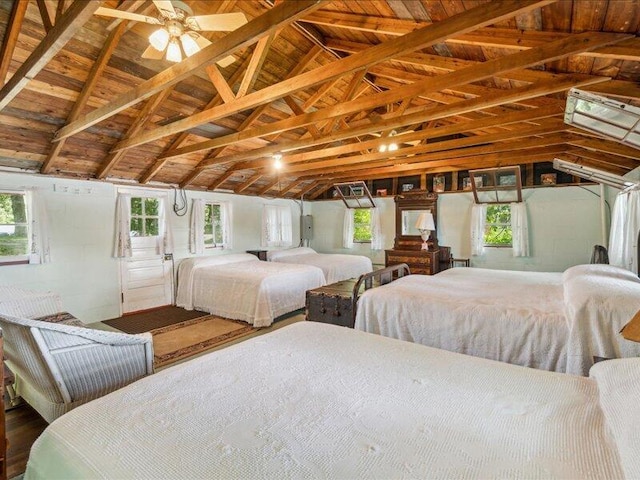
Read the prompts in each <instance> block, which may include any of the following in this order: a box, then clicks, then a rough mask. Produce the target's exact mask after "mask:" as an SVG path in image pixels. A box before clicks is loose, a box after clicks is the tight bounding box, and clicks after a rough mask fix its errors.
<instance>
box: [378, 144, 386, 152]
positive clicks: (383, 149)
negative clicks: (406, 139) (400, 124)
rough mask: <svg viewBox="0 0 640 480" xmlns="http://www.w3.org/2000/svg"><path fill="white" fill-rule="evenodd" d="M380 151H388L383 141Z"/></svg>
mask: <svg viewBox="0 0 640 480" xmlns="http://www.w3.org/2000/svg"><path fill="white" fill-rule="evenodd" d="M378 151H379V152H380V153H384V152H386V151H387V146H386V145H385V144H384V143H383V144H382V145H380V146H379V147H378Z"/></svg>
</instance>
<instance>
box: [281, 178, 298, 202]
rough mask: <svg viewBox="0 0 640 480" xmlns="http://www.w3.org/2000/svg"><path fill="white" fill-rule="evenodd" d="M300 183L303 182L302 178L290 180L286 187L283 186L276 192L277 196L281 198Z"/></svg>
mask: <svg viewBox="0 0 640 480" xmlns="http://www.w3.org/2000/svg"><path fill="white" fill-rule="evenodd" d="M301 183H304V180H294V181H292V182H290V183H289V185H287V186H286V187H284V188H283V189H282V190H280V191H279V192H278V197H279V198H283V197H284V196H285V195H286V194H287V193H289V192H290V191H291V190H293V189H294V188H296V187H297V186H298V185H300V184H301Z"/></svg>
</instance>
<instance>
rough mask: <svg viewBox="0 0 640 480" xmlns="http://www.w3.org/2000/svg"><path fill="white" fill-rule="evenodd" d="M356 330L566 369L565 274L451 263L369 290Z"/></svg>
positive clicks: (535, 366) (473, 353) (359, 311)
mask: <svg viewBox="0 0 640 480" xmlns="http://www.w3.org/2000/svg"><path fill="white" fill-rule="evenodd" d="M355 328H356V329H359V330H364V331H367V332H371V333H377V334H381V335H384V336H387V337H393V338H398V339H400V340H407V341H410V342H415V343H421V344H423V345H428V346H431V347H437V348H442V349H445V350H450V351H454V352H459V353H466V354H469V355H474V356H476V357H483V358H489V359H492V360H500V361H502V362H507V363H513V364H516V365H522V366H527V367H533V368H540V369H544V370H551V371H557V372H564V371H565V370H566V344H567V341H568V328H567V320H566V316H565V312H564V300H563V287H562V273H542V272H516V271H507V270H490V269H482V268H452V269H449V270H445V271H443V272H441V273H438V274H437V275H433V276H426V275H409V276H407V277H403V278H401V279H398V280H396V281H395V282H392V283H390V284H387V285H384V286H382V287H378V288H374V289H372V290H368V291H367V292H365V293H364V294H363V295H362V297H361V298H360V300H359V301H358V309H357V315H356V323H355Z"/></svg>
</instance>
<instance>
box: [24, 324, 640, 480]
mask: <svg viewBox="0 0 640 480" xmlns="http://www.w3.org/2000/svg"><path fill="white" fill-rule="evenodd" d="M258 359H259V360H258ZM256 362H259V365H260V368H259V374H256V373H255V372H256ZM639 397H640V359H623V360H612V361H607V362H601V363H599V364H597V365H596V366H594V367H593V368H592V369H591V375H590V377H589V378H584V377H576V376H571V375H564V374H558V373H553V372H545V371H541V370H533V369H528V368H522V367H519V366H515V365H509V364H506V363H500V362H495V361H491V360H485V359H481V358H476V357H471V356H467V355H461V354H457V353H451V352H447V351H443V350H436V349H432V348H429V347H425V346H422V345H417V344H412V343H408V342H401V341H398V340H395V339H390V338H385V337H382V336H379V335H371V334H367V333H364V332H359V331H355V330H350V329H346V328H343V327H337V326H333V325H325V324H318V323H315V322H300V323H297V324H294V325H290V326H287V327H284V328H282V329H279V330H277V331H275V332H272V333H269V334H266V335H262V336H260V337H256V338H253V339H249V340H247V341H245V342H242V343H240V344H237V345H233V346H230V347H227V348H225V349H223V350H220V351H216V352H212V353H210V354H208V355H205V356H203V357H199V358H196V359H193V360H191V361H189V362H186V363H183V364H179V365H176V366H174V367H171V368H168V369H166V370H163V371H161V372H159V373H156V374H155V375H152V376H150V377H146V378H144V379H142V380H140V381H138V382H135V383H134V384H131V385H129V386H127V387H125V388H123V389H121V390H119V391H117V392H114V393H111V394H109V395H106V396H105V397H102V398H100V399H97V400H95V401H93V402H90V403H88V404H86V405H83V406H81V407H78V408H76V409H75V410H73V411H71V412H69V413H68V414H66V415H64V416H62V417H61V418H59V419H58V420H56V421H55V422H54V423H52V424H51V425H50V426H49V427H48V428H47V429H46V430H45V431H44V433H43V434H42V435H41V436H40V438H38V440H37V441H36V442H35V444H34V445H33V448H32V450H31V455H30V458H29V462H28V465H27V470H26V474H25V480H38V479H70V478H95V479H97V478H121V479H127V478H132V479H133V478H158V479H162V478H303V477H304V478H408V477H410V478H453V477H455V478H462V477H464V478H498V477H499V478H538V477H554V478H580V479H595V478H607V479H610V478H629V479H630V478H639V477H640V458H639V457H638V455H637V452H638V451H640V437H639V436H638V435H637V432H638V429H640V403H638V401H637V399H638V398H639Z"/></svg>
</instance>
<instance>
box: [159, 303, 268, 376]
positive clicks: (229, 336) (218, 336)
mask: <svg viewBox="0 0 640 480" xmlns="http://www.w3.org/2000/svg"><path fill="white" fill-rule="evenodd" d="M257 330H258V329H257V328H254V327H252V326H251V325H249V324H247V323H246V322H241V321H239V320H229V319H226V318H221V317H216V316H215V315H207V316H206V317H200V318H194V319H193V320H187V321H186V322H181V323H177V324H175V325H169V326H166V327H162V328H157V329H155V330H152V331H151V334H152V335H153V351H154V354H153V365H154V367H156V368H157V367H162V366H165V365H168V364H170V363H173V362H177V361H178V360H182V359H183V358H186V357H190V356H192V355H195V354H197V353H200V352H203V351H205V350H208V349H210V348H213V347H217V346H218V345H222V344H224V343H227V342H230V341H232V340H235V339H237V338H240V337H243V336H245V335H248V334H250V333H252V332H255V331H257Z"/></svg>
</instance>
